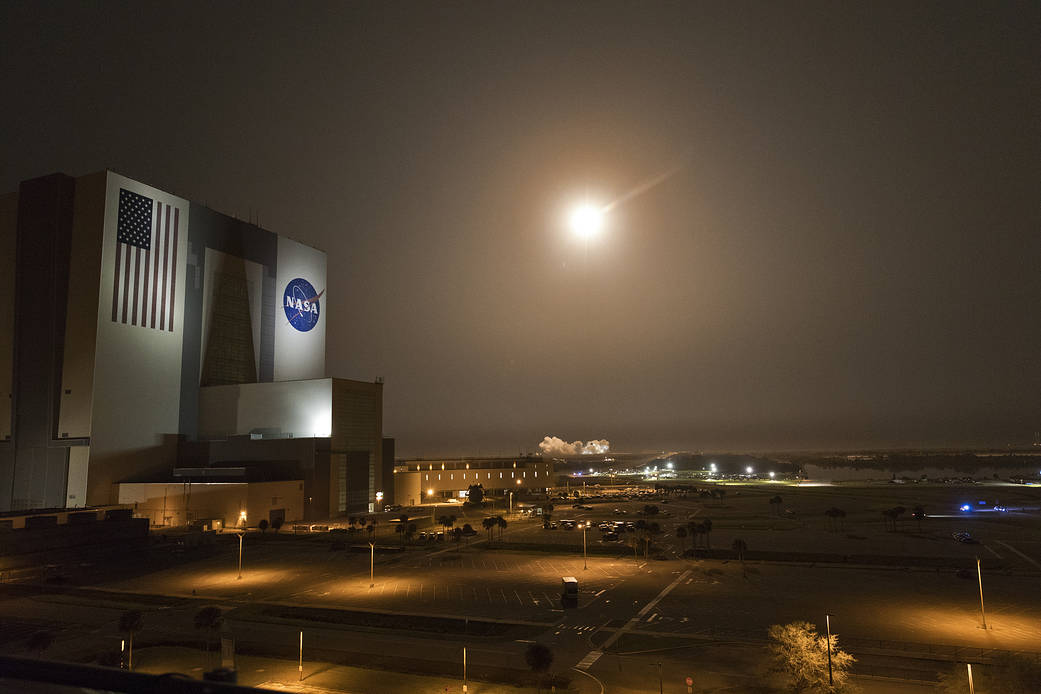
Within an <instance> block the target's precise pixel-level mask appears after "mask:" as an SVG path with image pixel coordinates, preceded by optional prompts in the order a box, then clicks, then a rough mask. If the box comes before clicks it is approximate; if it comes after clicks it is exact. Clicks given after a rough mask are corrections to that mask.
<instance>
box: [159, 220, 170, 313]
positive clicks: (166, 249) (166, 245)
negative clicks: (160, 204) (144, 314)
mask: <svg viewBox="0 0 1041 694" xmlns="http://www.w3.org/2000/svg"><path fill="white" fill-rule="evenodd" d="M169 262H170V206H169V205H167V207H166V224H164V225H163V292H162V295H161V296H162V302H163V303H162V305H161V306H160V308H159V329H160V330H166V275H167V270H168V266H169Z"/></svg>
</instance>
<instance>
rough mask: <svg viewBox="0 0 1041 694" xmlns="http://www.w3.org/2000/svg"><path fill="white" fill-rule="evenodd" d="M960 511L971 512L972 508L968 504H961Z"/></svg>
mask: <svg viewBox="0 0 1041 694" xmlns="http://www.w3.org/2000/svg"><path fill="white" fill-rule="evenodd" d="M960 510H962V511H971V510H972V506H970V505H969V504H962V505H961V509H960Z"/></svg>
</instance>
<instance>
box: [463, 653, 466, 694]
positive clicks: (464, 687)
mask: <svg viewBox="0 0 1041 694" xmlns="http://www.w3.org/2000/svg"><path fill="white" fill-rule="evenodd" d="M463 694H466V646H463Z"/></svg>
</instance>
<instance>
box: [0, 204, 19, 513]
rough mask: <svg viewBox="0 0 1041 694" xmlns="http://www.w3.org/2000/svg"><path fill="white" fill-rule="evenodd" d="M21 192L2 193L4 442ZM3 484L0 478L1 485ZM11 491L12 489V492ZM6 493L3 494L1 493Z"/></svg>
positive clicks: (0, 410) (0, 400)
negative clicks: (19, 194)
mask: <svg viewBox="0 0 1041 694" xmlns="http://www.w3.org/2000/svg"><path fill="white" fill-rule="evenodd" d="M17 233H18V193H10V194H8V195H2V196H0V446H3V445H4V442H5V441H7V440H8V439H10V438H11V431H12V428H11V398H12V396H13V393H14V384H13V381H12V377H13V373H14V261H15V237H16V234H17ZM2 487H3V484H2V482H0V489H2ZM9 495H10V493H9V492H8V496H9ZM0 496H2V494H0Z"/></svg>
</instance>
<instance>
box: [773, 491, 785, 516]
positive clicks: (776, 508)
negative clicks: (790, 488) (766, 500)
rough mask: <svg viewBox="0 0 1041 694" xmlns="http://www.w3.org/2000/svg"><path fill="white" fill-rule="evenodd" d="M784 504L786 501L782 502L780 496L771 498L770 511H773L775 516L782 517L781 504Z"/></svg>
mask: <svg viewBox="0 0 1041 694" xmlns="http://www.w3.org/2000/svg"><path fill="white" fill-rule="evenodd" d="M783 503H784V501H782V500H781V495H780V494H778V495H776V496H772V497H770V509H771V510H772V511H773V513H774V515H780V513H781V504H783Z"/></svg>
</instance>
